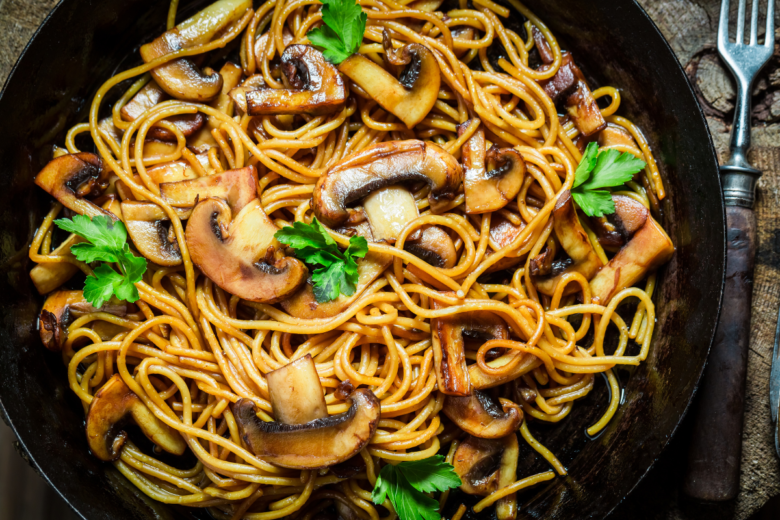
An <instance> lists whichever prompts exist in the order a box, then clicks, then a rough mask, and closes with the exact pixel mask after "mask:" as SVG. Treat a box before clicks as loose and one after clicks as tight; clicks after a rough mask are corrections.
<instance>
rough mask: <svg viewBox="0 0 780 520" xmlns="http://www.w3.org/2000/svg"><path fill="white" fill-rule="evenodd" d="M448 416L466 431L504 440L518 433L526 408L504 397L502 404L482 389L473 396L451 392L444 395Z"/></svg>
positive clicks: (487, 437) (486, 437)
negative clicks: (462, 395)
mask: <svg viewBox="0 0 780 520" xmlns="http://www.w3.org/2000/svg"><path fill="white" fill-rule="evenodd" d="M442 411H443V412H444V415H446V416H447V417H449V418H450V420H451V421H452V422H454V423H455V424H457V425H458V427H459V428H460V429H461V430H463V431H465V432H466V433H468V434H470V435H473V436H475V437H480V438H482V439H500V438H501V437H506V436H507V435H510V434H512V433H514V431H515V430H517V429H518V428H519V427H520V424H521V423H522V422H523V409H522V408H520V407H519V406H518V405H516V404H515V403H513V402H512V401H510V400H509V399H501V407H499V406H498V405H497V404H496V403H494V402H493V401H492V400H491V399H490V397H489V396H488V395H487V394H486V393H484V392H481V391H479V390H473V391H472V393H471V395H470V396H466V397H460V396H454V395H448V396H447V397H445V398H444V408H442Z"/></svg>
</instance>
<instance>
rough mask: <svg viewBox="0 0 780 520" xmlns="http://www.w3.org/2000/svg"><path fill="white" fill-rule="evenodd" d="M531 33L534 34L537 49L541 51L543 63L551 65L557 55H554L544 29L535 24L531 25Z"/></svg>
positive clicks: (540, 55)
mask: <svg viewBox="0 0 780 520" xmlns="http://www.w3.org/2000/svg"><path fill="white" fill-rule="evenodd" d="M531 35H532V36H533V39H534V45H535V46H536V50H537V51H538V52H539V58H540V59H541V60H542V63H544V64H545V65H549V64H551V63H552V62H553V61H555V56H554V55H553V52H552V49H551V48H550V44H549V43H547V38H545V37H544V34H542V31H540V30H539V29H538V28H537V27H536V26H535V25H533V26H531Z"/></svg>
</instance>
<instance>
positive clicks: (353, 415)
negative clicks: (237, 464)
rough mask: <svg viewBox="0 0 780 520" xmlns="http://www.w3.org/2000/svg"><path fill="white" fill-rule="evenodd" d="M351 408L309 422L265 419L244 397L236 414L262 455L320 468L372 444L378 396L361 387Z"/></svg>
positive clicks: (248, 441)
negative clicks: (285, 422) (259, 416)
mask: <svg viewBox="0 0 780 520" xmlns="http://www.w3.org/2000/svg"><path fill="white" fill-rule="evenodd" d="M349 401H350V407H349V410H347V411H346V412H344V413H342V414H339V415H331V416H329V417H325V418H323V419H316V420H314V421H311V422H308V423H305V424H284V423H281V422H263V421H261V420H260V418H258V417H257V414H256V413H255V411H254V403H252V401H249V400H246V399H240V400H239V401H238V402H237V403H236V404H235V405H233V415H234V416H235V418H236V423H237V424H238V431H239V433H240V434H241V438H242V439H243V440H244V442H246V444H247V446H249V449H251V450H252V452H253V453H254V454H255V455H257V457H258V458H260V459H262V460H265V461H267V462H270V463H271V464H275V465H277V466H281V467H283V468H291V469H319V468H326V467H328V466H333V465H334V464H338V463H340V462H344V461H345V460H347V459H349V458H351V457H352V456H353V455H355V454H356V453H358V452H359V451H360V450H361V449H363V447H365V446H366V445H367V444H368V441H369V440H370V439H371V437H372V436H373V435H374V433H375V432H376V428H377V425H378V424H379V413H380V405H379V400H378V399H377V398H376V396H375V395H374V394H373V393H372V392H371V391H370V390H368V389H366V388H359V389H357V390H355V391H354V392H352V395H350V396H349Z"/></svg>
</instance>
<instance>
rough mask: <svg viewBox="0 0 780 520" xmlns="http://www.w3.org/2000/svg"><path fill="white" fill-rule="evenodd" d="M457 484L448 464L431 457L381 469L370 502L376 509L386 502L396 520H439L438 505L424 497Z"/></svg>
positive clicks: (456, 477)
mask: <svg viewBox="0 0 780 520" xmlns="http://www.w3.org/2000/svg"><path fill="white" fill-rule="evenodd" d="M460 484H461V482H460V478H459V477H458V475H457V474H456V473H455V469H454V468H453V467H452V464H448V463H446V462H444V457H442V456H441V455H435V456H433V457H430V458H427V459H423V460H416V461H412V462H402V463H400V464H398V465H396V466H393V465H391V464H388V465H387V466H385V467H384V468H382V471H380V472H379V476H378V477H377V479H376V486H374V491H372V492H371V500H373V502H374V503H375V504H377V505H380V504H382V503H383V502H384V501H385V499H386V498H389V499H390V503H391V504H393V508H394V509H395V512H396V513H398V517H399V518H400V520H419V519H421V518H422V519H424V520H439V519H440V518H441V515H440V514H439V503H438V502H437V501H436V500H434V499H432V498H430V497H428V496H426V495H424V493H430V492H433V491H446V490H448V489H450V488H454V487H458V486H460Z"/></svg>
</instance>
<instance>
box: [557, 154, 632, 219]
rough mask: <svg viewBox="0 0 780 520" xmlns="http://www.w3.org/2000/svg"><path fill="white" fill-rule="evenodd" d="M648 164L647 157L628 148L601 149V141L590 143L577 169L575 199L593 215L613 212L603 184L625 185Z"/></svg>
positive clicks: (606, 186)
mask: <svg viewBox="0 0 780 520" xmlns="http://www.w3.org/2000/svg"><path fill="white" fill-rule="evenodd" d="M645 166H647V164H646V163H645V161H643V160H642V159H638V158H636V157H634V156H633V155H632V154H630V153H628V152H623V153H620V152H618V151H617V150H606V151H603V152H600V153H599V147H598V145H597V144H596V143H589V144H588V147H587V148H586V149H585V153H584V154H583V155H582V160H581V161H580V164H579V165H578V166H577V171H575V172H574V184H573V186H572V188H571V195H572V197H574V202H576V203H577V205H578V206H579V207H580V208H581V209H582V211H584V212H585V214H586V215H588V216H590V217H603V216H604V215H609V214H612V213H614V212H615V203H614V202H612V194H611V192H610V191H609V190H605V189H603V188H615V187H618V186H622V185H623V184H625V183H626V182H628V181H630V180H631V178H632V177H633V176H634V175H635V174H636V173H638V172H640V171H642V169H643V168H644V167H645Z"/></svg>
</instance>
